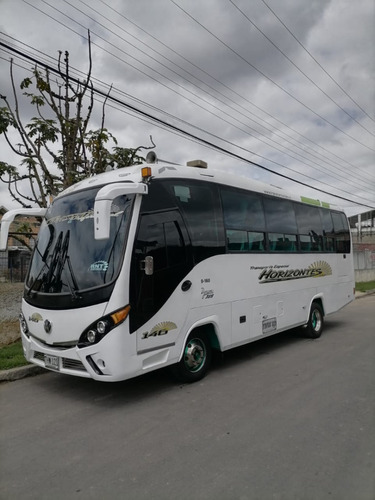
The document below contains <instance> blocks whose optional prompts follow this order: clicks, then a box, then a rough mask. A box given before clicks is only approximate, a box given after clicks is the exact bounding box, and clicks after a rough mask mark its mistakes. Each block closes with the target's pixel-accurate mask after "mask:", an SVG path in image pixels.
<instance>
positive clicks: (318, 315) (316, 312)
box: [305, 302, 324, 339]
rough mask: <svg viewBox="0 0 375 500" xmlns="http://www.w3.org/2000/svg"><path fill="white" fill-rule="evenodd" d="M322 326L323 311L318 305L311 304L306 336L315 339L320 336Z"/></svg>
mask: <svg viewBox="0 0 375 500" xmlns="http://www.w3.org/2000/svg"><path fill="white" fill-rule="evenodd" d="M323 326H324V315H323V309H322V308H321V306H320V305H319V304H317V303H316V302H313V304H312V306H311V310H310V316H309V321H308V323H307V325H306V330H305V331H306V336H307V337H309V338H311V339H317V338H319V337H320V336H321V334H322V331H323Z"/></svg>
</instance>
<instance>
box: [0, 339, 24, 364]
mask: <svg viewBox="0 0 375 500" xmlns="http://www.w3.org/2000/svg"><path fill="white" fill-rule="evenodd" d="M28 364H29V363H28V361H26V359H25V356H24V355H23V349H22V342H21V340H18V341H17V342H14V343H13V344H9V345H6V346H3V347H1V348H0V370H9V369H10V368H17V367H18V366H24V365H28Z"/></svg>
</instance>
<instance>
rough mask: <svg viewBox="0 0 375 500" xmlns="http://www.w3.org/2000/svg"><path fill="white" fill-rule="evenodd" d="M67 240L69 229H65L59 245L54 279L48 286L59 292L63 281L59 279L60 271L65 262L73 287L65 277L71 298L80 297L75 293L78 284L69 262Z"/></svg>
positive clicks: (68, 238)
mask: <svg viewBox="0 0 375 500" xmlns="http://www.w3.org/2000/svg"><path fill="white" fill-rule="evenodd" d="M69 241H70V230H68V231H67V233H66V235H65V238H64V241H63V243H62V245H61V250H60V251H59V253H58V256H57V260H56V273H55V276H54V279H53V280H52V281H51V283H50V288H52V289H53V290H54V291H57V292H60V291H61V288H62V285H63V281H62V279H61V276H62V272H63V270H64V268H65V264H66V263H68V269H69V273H70V278H71V280H72V283H73V288H72V286H71V284H70V283H69V279H67V282H66V285H67V286H68V288H69V291H70V294H71V296H72V299H74V300H75V299H80V298H81V297H80V296H78V295H77V292H78V284H77V280H76V278H75V275H74V271H73V268H72V265H71V263H70V257H69V255H68V248H69Z"/></svg>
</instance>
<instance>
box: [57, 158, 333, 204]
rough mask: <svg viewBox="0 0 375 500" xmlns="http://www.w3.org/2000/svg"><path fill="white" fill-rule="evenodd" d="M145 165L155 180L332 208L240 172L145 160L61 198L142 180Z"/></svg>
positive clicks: (92, 180)
mask: <svg viewBox="0 0 375 500" xmlns="http://www.w3.org/2000/svg"><path fill="white" fill-rule="evenodd" d="M145 167H149V168H151V177H152V178H155V179H162V178H165V179H166V178H170V179H172V178H182V179H199V180H206V181H208V182H215V183H218V184H223V185H225V186H232V187H236V188H242V189H247V190H250V191H255V192H259V193H263V194H267V195H270V196H275V197H279V198H284V199H289V200H294V201H302V202H305V203H308V204H311V205H316V206H323V207H325V208H329V205H328V203H323V202H320V201H319V200H316V199H311V198H306V197H303V196H300V197H299V196H297V195H294V194H291V193H289V192H288V191H285V190H284V189H282V188H280V187H277V186H273V185H269V184H265V183H262V182H259V181H256V180H254V179H251V178H249V177H245V176H241V175H238V174H233V173H232V172H231V173H226V172H224V171H221V170H215V169H211V168H199V167H197V166H182V165H177V164H171V163H163V162H160V163H151V164H148V163H142V164H140V165H134V166H131V167H123V168H119V169H117V170H110V171H108V172H104V173H103V174H98V175H95V176H93V177H88V178H87V179H84V180H82V181H80V182H78V183H77V184H74V185H73V186H70V187H69V188H67V189H65V190H64V191H62V192H61V193H60V194H59V195H58V197H61V196H65V195H66V194H68V193H73V192H76V191H81V190H84V189H88V188H90V187H94V186H98V187H99V186H104V185H106V184H112V183H118V182H136V183H139V182H142V169H143V168H145Z"/></svg>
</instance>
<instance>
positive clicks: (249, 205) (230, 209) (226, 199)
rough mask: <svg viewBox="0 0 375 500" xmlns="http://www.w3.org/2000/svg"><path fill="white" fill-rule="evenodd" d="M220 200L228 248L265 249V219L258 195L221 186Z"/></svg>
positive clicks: (245, 250) (236, 249) (232, 249)
mask: <svg viewBox="0 0 375 500" xmlns="http://www.w3.org/2000/svg"><path fill="white" fill-rule="evenodd" d="M221 200H222V205H223V212H224V225H225V232H226V238H227V245H228V250H229V251H232V252H259V251H265V249H266V239H265V220H264V211H263V205H262V200H261V198H260V196H258V195H256V194H255V193H246V192H241V191H234V190H232V189H230V188H228V189H226V188H221Z"/></svg>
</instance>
